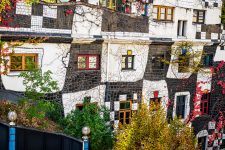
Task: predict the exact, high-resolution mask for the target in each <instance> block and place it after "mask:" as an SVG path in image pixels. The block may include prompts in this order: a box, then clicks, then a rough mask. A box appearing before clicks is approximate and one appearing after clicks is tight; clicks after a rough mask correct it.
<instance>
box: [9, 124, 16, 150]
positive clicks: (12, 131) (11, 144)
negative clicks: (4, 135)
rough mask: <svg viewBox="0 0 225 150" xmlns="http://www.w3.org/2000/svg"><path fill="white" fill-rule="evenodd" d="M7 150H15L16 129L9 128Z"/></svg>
mask: <svg viewBox="0 0 225 150" xmlns="http://www.w3.org/2000/svg"><path fill="white" fill-rule="evenodd" d="M9 150H16V128H15V127H9Z"/></svg>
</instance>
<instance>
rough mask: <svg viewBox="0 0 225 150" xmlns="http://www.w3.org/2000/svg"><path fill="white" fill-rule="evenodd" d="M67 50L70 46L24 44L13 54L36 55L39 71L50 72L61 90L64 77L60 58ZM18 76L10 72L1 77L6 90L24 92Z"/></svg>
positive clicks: (64, 70) (64, 72)
mask: <svg viewBox="0 0 225 150" xmlns="http://www.w3.org/2000/svg"><path fill="white" fill-rule="evenodd" d="M69 50H70V44H50V43H39V44H37V45H32V44H24V45H22V46H21V47H18V48H15V53H38V64H39V66H40V67H41V70H42V71H43V72H46V71H48V70H50V71H51V72H52V73H53V74H52V78H53V79H54V80H56V81H57V82H58V86H59V88H60V90H62V88H63V85H64V82H65V75H66V68H65V66H64V64H63V62H62V57H63V56H66V53H67V52H68V51H69ZM68 57H69V55H68ZM68 57H67V58H68ZM65 63H66V65H68V61H66V60H65ZM19 74H20V72H13V71H11V72H9V74H8V75H2V82H3V84H4V86H5V88H6V89H7V90H13V91H25V87H24V86H23V83H22V82H23V79H22V78H19V77H18V75H19Z"/></svg>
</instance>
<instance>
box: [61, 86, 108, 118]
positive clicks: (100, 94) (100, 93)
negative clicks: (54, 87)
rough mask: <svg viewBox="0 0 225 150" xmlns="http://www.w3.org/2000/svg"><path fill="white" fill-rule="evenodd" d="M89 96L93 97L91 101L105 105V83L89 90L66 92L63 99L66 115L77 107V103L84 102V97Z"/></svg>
mask: <svg viewBox="0 0 225 150" xmlns="http://www.w3.org/2000/svg"><path fill="white" fill-rule="evenodd" d="M88 96H90V97H91V103H93V102H97V103H98V105H99V106H100V105H104V99H105V85H100V86H97V87H94V88H92V89H90V90H87V91H79V92H74V93H64V94H63V95H62V101H63V107H64V113H65V115H67V114H68V113H70V112H71V111H72V110H74V109H76V104H82V103H83V100H84V97H88Z"/></svg>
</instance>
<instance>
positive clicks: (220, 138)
mask: <svg viewBox="0 0 225 150" xmlns="http://www.w3.org/2000/svg"><path fill="white" fill-rule="evenodd" d="M208 132H209V135H208V137H211V136H212V135H213V133H215V140H214V141H212V142H210V141H209V140H208V148H207V150H210V149H211V150H213V149H217V148H218V149H219V148H220V145H222V143H223V142H225V141H224V140H225V136H224V135H225V134H223V133H224V131H223V129H222V130H221V131H217V129H216V123H215V122H212V121H210V122H209V123H208ZM208 139H209V138H208Z"/></svg>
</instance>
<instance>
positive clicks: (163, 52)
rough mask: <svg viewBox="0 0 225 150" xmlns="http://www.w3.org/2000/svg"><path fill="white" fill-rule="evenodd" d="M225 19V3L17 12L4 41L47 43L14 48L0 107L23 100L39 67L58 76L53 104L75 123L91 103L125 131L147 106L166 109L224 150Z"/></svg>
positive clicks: (157, 0)
mask: <svg viewBox="0 0 225 150" xmlns="http://www.w3.org/2000/svg"><path fill="white" fill-rule="evenodd" d="M221 9H222V0H179V1H177V0H154V1H138V0H137V1H134V0H133V1H127V0H126V1H123V0H121V1H120V0H118V1H115V0H109V1H106V0H102V1H98V0H93V1H91V0H89V2H87V1H85V2H71V3H57V4H51V5H47V4H34V5H27V4H25V3H23V2H17V3H16V4H15V7H14V8H12V10H10V11H9V12H7V13H5V14H1V18H2V19H1V21H0V37H1V40H2V41H6V42H9V41H16V40H24V39H28V38H30V37H45V38H46V37H47V38H46V39H45V40H44V41H43V42H41V43H37V44H35V45H33V44H29V43H26V44H23V45H22V46H18V47H15V48H14V52H15V54H14V55H13V56H11V58H8V59H9V60H10V61H9V63H10V64H9V65H10V66H11V67H10V70H9V72H8V74H7V75H1V78H0V98H1V99H9V100H12V101H16V100H18V99H19V98H20V97H21V96H23V92H24V91H25V87H24V86H23V83H22V81H23V79H22V78H19V77H18V75H19V73H20V72H21V71H24V70H26V60H28V59H29V60H32V61H33V62H34V63H35V64H37V65H38V66H39V67H40V68H41V70H42V71H43V72H45V71H47V70H51V71H52V72H53V75H52V77H53V79H54V80H56V81H57V82H58V85H59V90H58V91H55V92H54V93H48V94H46V98H47V99H49V100H56V101H58V102H60V103H61V104H62V105H63V106H64V113H65V115H66V114H68V113H69V112H70V111H71V110H74V109H76V108H79V107H82V103H83V100H84V98H88V99H89V100H90V102H92V103H97V104H98V105H105V106H106V107H108V108H109V110H110V117H111V123H112V124H114V125H115V127H117V126H118V125H119V124H124V123H129V122H130V117H131V115H132V113H133V112H134V111H137V109H138V103H140V102H144V103H146V104H148V105H149V106H150V102H151V101H158V102H160V103H161V104H162V106H163V107H164V108H165V110H166V112H167V117H168V118H172V117H174V116H176V115H177V116H180V117H181V119H182V120H184V121H185V122H187V121H191V122H192V125H193V127H194V131H195V133H196V135H197V136H198V138H199V142H201V143H202V145H203V149H204V148H206V147H208V149H213V148H218V147H220V148H221V147H223V146H225V143H224V142H225V141H224V139H225V135H224V134H223V128H221V127H220V128H219V124H220V123H221V120H222V119H221V118H222V116H223V112H224V110H225V107H224V106H225V103H224V102H223V100H224V94H225V92H224V87H225V86H224V85H225V84H224V79H225V77H224V73H225V67H224V63H223V62H224V60H225V50H224V33H225V32H224V31H225V29H224V26H223V25H222V24H221V18H220V16H221ZM7 18H12V19H11V20H10V19H7ZM212 70H213V71H214V72H213V71H212Z"/></svg>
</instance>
